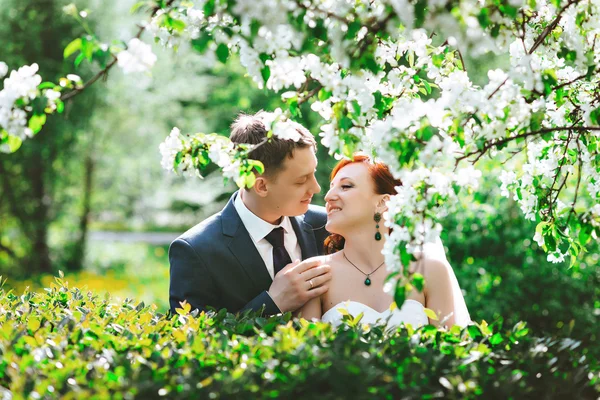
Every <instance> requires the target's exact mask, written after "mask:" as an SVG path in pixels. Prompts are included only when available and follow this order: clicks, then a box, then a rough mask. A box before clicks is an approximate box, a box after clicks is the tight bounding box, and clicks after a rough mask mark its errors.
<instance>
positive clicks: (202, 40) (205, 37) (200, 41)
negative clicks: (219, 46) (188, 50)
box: [192, 33, 211, 54]
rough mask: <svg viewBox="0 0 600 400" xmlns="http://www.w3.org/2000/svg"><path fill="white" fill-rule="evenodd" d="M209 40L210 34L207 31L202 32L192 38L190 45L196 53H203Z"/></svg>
mask: <svg viewBox="0 0 600 400" xmlns="http://www.w3.org/2000/svg"><path fill="white" fill-rule="evenodd" d="M210 41H211V36H210V35H209V34H207V33H203V34H201V35H200V37H199V38H197V39H193V40H192V47H193V48H194V50H196V51H197V52H198V53H200V54H203V53H204V52H205V51H206V49H208V44H209V43H210Z"/></svg>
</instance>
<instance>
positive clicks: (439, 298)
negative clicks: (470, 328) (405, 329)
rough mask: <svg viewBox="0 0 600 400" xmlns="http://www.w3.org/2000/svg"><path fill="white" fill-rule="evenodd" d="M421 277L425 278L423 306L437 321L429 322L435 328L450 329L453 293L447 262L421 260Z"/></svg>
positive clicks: (452, 312) (454, 312)
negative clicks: (435, 316)
mask: <svg viewBox="0 0 600 400" xmlns="http://www.w3.org/2000/svg"><path fill="white" fill-rule="evenodd" d="M423 262H424V266H423V276H424V277H425V288H424V295H425V306H426V307H427V308H429V309H430V310H432V311H433V312H435V314H436V315H437V316H438V318H439V319H438V320H437V321H436V320H431V319H430V320H429V322H430V323H431V324H432V325H435V326H438V327H439V326H441V325H444V326H447V327H448V328H451V327H452V326H453V325H454V324H455V315H456V310H454V304H455V301H454V292H453V290H452V280H451V274H452V273H453V272H452V271H451V270H450V269H451V268H452V267H451V266H450V264H449V263H448V262H447V261H443V260H439V259H427V258H425V259H424V260H423Z"/></svg>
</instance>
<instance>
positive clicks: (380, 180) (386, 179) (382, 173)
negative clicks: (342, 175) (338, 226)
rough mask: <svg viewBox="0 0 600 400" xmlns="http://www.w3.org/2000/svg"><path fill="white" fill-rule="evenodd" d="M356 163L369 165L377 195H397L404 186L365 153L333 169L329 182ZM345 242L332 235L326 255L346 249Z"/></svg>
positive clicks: (385, 168)
mask: <svg viewBox="0 0 600 400" xmlns="http://www.w3.org/2000/svg"><path fill="white" fill-rule="evenodd" d="M356 163H365V165H367V169H368V171H369V176H370V177H371V179H372V180H373V183H374V184H375V193H376V194H389V195H394V194H396V186H400V185H402V182H401V181H400V180H399V179H396V178H394V175H392V173H391V172H390V169H389V167H388V166H387V165H385V164H384V163H382V162H374V161H373V159H371V157H369V156H368V155H366V154H364V153H355V154H354V155H353V156H352V159H351V160H349V159H343V160H341V161H340V162H339V163H338V164H337V165H336V166H335V167H334V168H333V171H331V176H330V177H329V180H330V181H333V179H334V178H335V176H336V175H337V174H338V172H340V170H341V169H342V168H344V167H345V166H346V165H350V164H356ZM344 242H345V240H344V238H343V237H342V236H341V235H338V234H337V233H332V234H331V235H329V237H328V238H327V239H325V242H324V246H325V253H326V254H332V253H335V252H337V251H340V250H341V249H343V248H344Z"/></svg>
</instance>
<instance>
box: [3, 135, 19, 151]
mask: <svg viewBox="0 0 600 400" xmlns="http://www.w3.org/2000/svg"><path fill="white" fill-rule="evenodd" d="M6 144H7V145H8V152H9V153H14V152H15V151H17V150H19V148H20V147H21V144H23V141H22V140H21V138H19V137H18V136H12V135H8V139H6Z"/></svg>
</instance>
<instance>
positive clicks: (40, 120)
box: [28, 114, 46, 134]
mask: <svg viewBox="0 0 600 400" xmlns="http://www.w3.org/2000/svg"><path fill="white" fill-rule="evenodd" d="M45 123H46V114H39V115H33V116H32V117H31V118H29V124H28V126H29V129H31V130H32V131H33V133H34V134H36V133H38V132H39V131H41V130H42V127H43V126H44V124H45Z"/></svg>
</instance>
